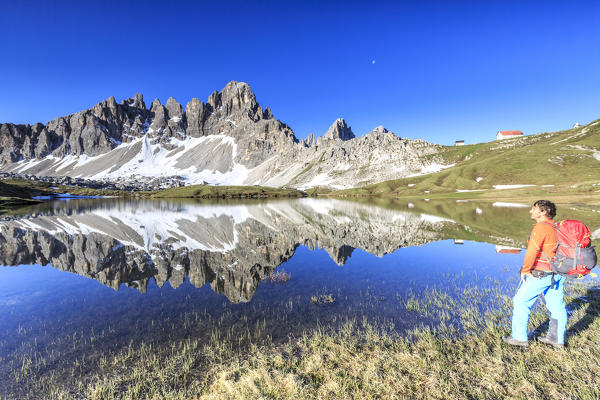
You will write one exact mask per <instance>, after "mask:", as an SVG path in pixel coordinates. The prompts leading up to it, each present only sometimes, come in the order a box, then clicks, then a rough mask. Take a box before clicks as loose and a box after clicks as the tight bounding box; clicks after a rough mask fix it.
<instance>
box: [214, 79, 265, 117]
mask: <svg viewBox="0 0 600 400" xmlns="http://www.w3.org/2000/svg"><path fill="white" fill-rule="evenodd" d="M220 100H221V101H220V106H221V107H222V112H223V113H224V114H225V115H231V114H234V113H236V112H248V116H250V117H251V118H252V119H254V120H258V119H262V117H263V112H262V109H261V110H260V112H259V108H260V107H259V105H258V102H257V101H256V96H255V95H254V93H253V92H252V89H250V85H248V84H247V83H245V82H235V81H231V82H229V83H228V84H227V85H226V86H225V88H223V90H222V91H221V93H220Z"/></svg>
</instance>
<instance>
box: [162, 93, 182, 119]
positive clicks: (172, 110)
mask: <svg viewBox="0 0 600 400" xmlns="http://www.w3.org/2000/svg"><path fill="white" fill-rule="evenodd" d="M166 108H167V111H168V112H169V117H170V118H173V117H181V116H182V115H183V107H181V104H179V103H178V102H177V100H175V99H174V98H173V97H169V99H168V100H167V105H166Z"/></svg>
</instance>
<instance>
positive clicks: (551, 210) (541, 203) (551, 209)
mask: <svg viewBox="0 0 600 400" xmlns="http://www.w3.org/2000/svg"><path fill="white" fill-rule="evenodd" d="M533 206H534V207H535V206H537V207H538V208H539V209H540V211H545V212H546V216H547V217H548V218H550V219H552V218H554V217H555V216H556V206H555V205H554V203H553V202H551V201H549V200H538V201H536V202H535V203H533Z"/></svg>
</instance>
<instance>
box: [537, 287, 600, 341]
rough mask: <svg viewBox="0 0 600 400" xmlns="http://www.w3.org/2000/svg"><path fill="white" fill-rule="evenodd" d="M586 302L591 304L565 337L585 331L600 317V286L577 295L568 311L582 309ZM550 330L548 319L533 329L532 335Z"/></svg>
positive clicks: (569, 312) (568, 305) (569, 305)
mask: <svg viewBox="0 0 600 400" xmlns="http://www.w3.org/2000/svg"><path fill="white" fill-rule="evenodd" d="M586 304H589V307H588V308H587V311H586V313H585V315H584V316H583V317H581V319H580V320H579V321H577V322H576V323H575V324H574V325H573V326H572V327H571V328H569V329H567V331H566V332H565V339H566V340H568V338H569V337H571V336H575V335H577V334H578V333H579V332H583V331H585V330H586V329H588V328H589V327H590V325H591V324H592V323H593V322H594V320H595V319H596V318H598V317H600V287H591V288H588V289H587V292H586V294H585V295H584V296H580V297H577V298H575V299H573V300H572V301H571V302H569V303H568V304H567V305H566V306H567V313H568V314H572V313H574V312H575V311H577V310H579V309H581V308H582V307H584V306H585V305H586ZM547 330H548V321H545V322H543V323H541V324H539V325H538V326H537V327H536V328H535V329H534V330H533V331H532V336H533V337H538V336H542V334H544V333H545V332H546V331H547Z"/></svg>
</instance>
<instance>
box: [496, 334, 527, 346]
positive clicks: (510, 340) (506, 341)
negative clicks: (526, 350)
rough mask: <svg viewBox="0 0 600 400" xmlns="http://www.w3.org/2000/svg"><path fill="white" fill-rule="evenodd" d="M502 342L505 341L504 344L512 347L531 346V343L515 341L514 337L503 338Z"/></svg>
mask: <svg viewBox="0 0 600 400" xmlns="http://www.w3.org/2000/svg"><path fill="white" fill-rule="evenodd" d="M502 340H503V341H504V343H508V344H510V345H512V346H521V347H527V346H529V342H527V341H522V340H517V339H514V338H513V337H512V336H503V337H502Z"/></svg>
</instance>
